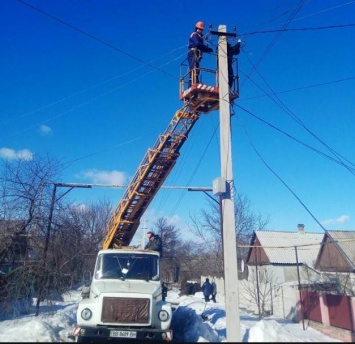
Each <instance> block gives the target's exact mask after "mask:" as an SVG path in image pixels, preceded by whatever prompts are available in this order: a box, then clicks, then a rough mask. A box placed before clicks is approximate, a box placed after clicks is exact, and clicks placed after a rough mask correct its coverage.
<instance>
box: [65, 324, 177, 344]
mask: <svg viewBox="0 0 355 344" xmlns="http://www.w3.org/2000/svg"><path fill="white" fill-rule="evenodd" d="M111 331H123V332H129V331H132V332H136V337H135V338H129V337H124V338H122V337H111V336H110V333H111ZM72 335H73V336H74V337H81V338H86V339H88V340H92V341H115V342H117V341H121V340H122V341H127V340H138V341H166V342H170V341H172V339H173V331H172V330H157V329H152V328H126V327H85V326H82V327H79V326H78V325H75V326H74V329H73V333H72Z"/></svg>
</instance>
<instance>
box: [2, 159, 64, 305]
mask: <svg viewBox="0 0 355 344" xmlns="http://www.w3.org/2000/svg"><path fill="white" fill-rule="evenodd" d="M61 169H62V165H61V164H60V162H59V161H57V160H55V159H52V158H50V157H49V156H48V155H45V156H38V157H35V158H34V159H33V160H24V159H20V160H15V161H5V162H3V163H2V165H1V172H0V205H1V207H0V217H1V219H2V220H3V221H6V222H7V223H8V224H9V225H7V226H5V228H3V230H2V231H1V236H2V239H3V240H2V242H3V243H4V244H3V245H1V247H0V265H3V264H10V266H11V271H10V273H9V274H8V276H7V282H8V283H7V284H6V288H3V289H2V290H1V292H0V297H1V301H2V302H6V301H9V300H12V299H15V300H18V299H19V298H22V297H25V296H28V292H30V291H33V289H34V288H35V282H34V280H35V279H36V278H38V277H39V276H40V275H42V273H38V272H39V271H40V270H39V269H37V267H38V264H39V262H40V261H41V260H40V259H39V260H37V258H38V257H39V256H40V254H38V252H35V251H34V250H33V247H32V240H33V238H34V237H35V236H37V235H40V233H41V231H42V230H43V229H44V227H45V223H46V219H47V218H48V215H47V214H48V213H47V211H41V209H44V210H47V209H48V204H49V202H50V194H49V193H48V192H47V189H46V188H45V187H44V185H45V184H46V183H48V182H51V181H53V179H54V178H58V177H59V174H60V171H61ZM11 224H15V226H14V227H11ZM11 228H12V229H11ZM30 283H31V284H30ZM29 284H30V285H31V288H28V285H29ZM24 291H25V292H24Z"/></svg>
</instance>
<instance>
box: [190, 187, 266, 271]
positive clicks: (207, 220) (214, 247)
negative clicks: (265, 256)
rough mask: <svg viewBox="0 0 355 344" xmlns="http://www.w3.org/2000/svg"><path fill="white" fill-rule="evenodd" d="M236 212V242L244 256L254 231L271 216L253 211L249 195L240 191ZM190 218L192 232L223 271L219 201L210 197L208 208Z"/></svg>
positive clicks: (236, 199) (239, 251) (240, 253)
mask: <svg viewBox="0 0 355 344" xmlns="http://www.w3.org/2000/svg"><path fill="white" fill-rule="evenodd" d="M216 201H217V198H216ZM234 212H235V233H236V242H237V245H239V246H240V248H239V249H238V256H239V257H240V258H244V257H245V255H246V254H247V251H248V248H246V247H244V246H246V245H248V244H249V243H250V240H251V237H252V235H253V231H254V230H256V229H259V230H260V229H263V228H265V227H266V225H267V224H268V222H269V218H268V217H263V216H262V215H260V214H258V215H257V214H255V213H253V212H252V210H251V204H250V201H249V199H248V197H247V196H245V195H241V194H238V193H237V194H236V195H235V198H234ZM190 219H191V221H192V226H191V228H190V229H191V232H192V233H193V234H194V235H195V236H196V237H197V238H199V240H200V241H201V242H203V243H204V245H203V247H204V248H205V250H206V251H208V252H210V253H211V254H212V262H213V265H217V266H218V268H217V270H218V271H223V251H222V247H223V244H222V232H221V224H222V222H221V210H220V203H219V201H217V202H214V201H213V200H211V199H208V208H207V209H206V210H202V211H201V214H199V215H198V216H196V215H194V216H192V215H190ZM215 261H217V262H218V264H217V263H215ZM211 264H212V263H211Z"/></svg>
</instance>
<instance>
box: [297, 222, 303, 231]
mask: <svg viewBox="0 0 355 344" xmlns="http://www.w3.org/2000/svg"><path fill="white" fill-rule="evenodd" d="M297 228H298V233H300V234H304V224H302V223H301V224H298V225H297Z"/></svg>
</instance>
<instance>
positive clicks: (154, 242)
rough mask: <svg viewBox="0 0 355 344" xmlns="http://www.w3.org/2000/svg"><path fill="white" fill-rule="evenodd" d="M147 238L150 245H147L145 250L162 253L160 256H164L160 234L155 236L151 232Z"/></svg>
mask: <svg viewBox="0 0 355 344" xmlns="http://www.w3.org/2000/svg"><path fill="white" fill-rule="evenodd" d="M147 238H148V243H147V244H146V245H145V247H144V249H145V250H152V251H158V252H159V253H160V256H162V253H163V245H162V241H161V238H160V236H159V235H158V234H154V232H152V231H149V232H147Z"/></svg>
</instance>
